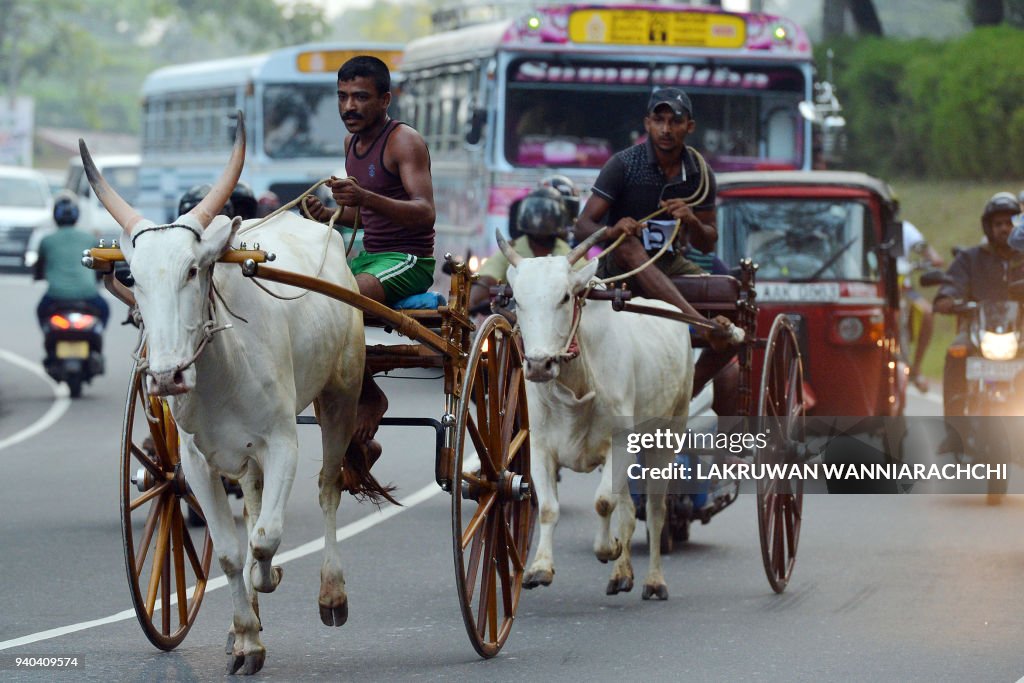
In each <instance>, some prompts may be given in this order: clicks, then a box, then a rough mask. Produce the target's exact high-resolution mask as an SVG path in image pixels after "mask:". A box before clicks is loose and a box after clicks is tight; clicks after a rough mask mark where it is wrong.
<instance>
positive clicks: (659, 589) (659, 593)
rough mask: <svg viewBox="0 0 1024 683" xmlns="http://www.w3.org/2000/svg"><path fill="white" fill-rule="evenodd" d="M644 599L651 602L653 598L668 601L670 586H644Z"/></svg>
mask: <svg viewBox="0 0 1024 683" xmlns="http://www.w3.org/2000/svg"><path fill="white" fill-rule="evenodd" d="M642 597H643V599H644V600H650V599H651V598H652V597H653V598H657V599H658V600H668V586H666V585H665V584H663V583H661V584H658V585H657V586H652V585H650V584H646V585H644V593H643V596H642Z"/></svg>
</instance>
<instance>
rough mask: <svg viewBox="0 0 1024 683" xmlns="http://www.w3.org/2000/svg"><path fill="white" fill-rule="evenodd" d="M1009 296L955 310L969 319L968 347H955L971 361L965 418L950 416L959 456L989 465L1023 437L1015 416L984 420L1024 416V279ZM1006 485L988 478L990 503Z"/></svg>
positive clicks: (937, 278) (1003, 459)
mask: <svg viewBox="0 0 1024 683" xmlns="http://www.w3.org/2000/svg"><path fill="white" fill-rule="evenodd" d="M945 281H946V276H945V274H944V273H942V272H941V271H933V272H929V273H926V274H925V275H923V276H922V277H921V284H922V285H923V286H933V285H937V284H942V283H943V282H945ZM1009 294H1010V297H1009V299H1008V300H1006V301H957V302H956V303H955V306H954V308H953V311H952V312H953V313H954V314H955V315H957V316H959V317H960V318H961V319H962V320H964V321H965V325H966V327H967V332H968V344H967V346H966V348H963V349H961V350H954V351H955V352H961V353H964V354H965V355H966V360H967V384H966V391H967V396H966V402H965V413H964V414H965V415H966V418H967V419H962V418H959V416H952V417H953V420H952V422H951V425H952V426H954V427H957V428H958V431H959V432H960V440H961V446H962V447H961V448H960V449H959V451H960V452H959V453H957V456H958V457H960V458H962V459H966V458H970V457H973V458H975V459H977V460H978V461H979V462H983V463H986V464H990V465H1002V464H1008V463H1009V456H1010V453H1011V452H1012V450H1011V448H1010V444H1012V443H1014V442H1015V440H1016V439H1019V438H1021V436H1024V435H1014V434H1012V428H1013V427H1014V426H1016V422H1017V421H1016V420H999V421H995V420H990V419H989V420H986V419H985V418H991V417H1019V416H1020V415H1024V412H1022V408H1024V345H1022V343H1021V342H1022V338H1021V329H1022V324H1024V307H1022V306H1021V301H1024V281H1021V282H1013V283H1011V284H1010V286H1009ZM946 417H947V418H949V417H950V416H946ZM1008 483H1009V482H1008V479H1005V478H998V477H989V479H988V502H989V504H993V505H994V504H999V503H1000V502H1001V499H1002V496H1003V495H1004V494H1005V493H1006V490H1007V486H1008Z"/></svg>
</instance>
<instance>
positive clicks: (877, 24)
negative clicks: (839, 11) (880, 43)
mask: <svg viewBox="0 0 1024 683" xmlns="http://www.w3.org/2000/svg"><path fill="white" fill-rule="evenodd" d="M847 5H848V6H849V8H850V13H851V14H852V15H853V22H854V23H855V24H856V25H857V31H858V33H860V34H862V35H869V36H880V35H882V22H881V21H880V20H879V19H878V12H877V11H875V3H874V2H873V1H872V0H847Z"/></svg>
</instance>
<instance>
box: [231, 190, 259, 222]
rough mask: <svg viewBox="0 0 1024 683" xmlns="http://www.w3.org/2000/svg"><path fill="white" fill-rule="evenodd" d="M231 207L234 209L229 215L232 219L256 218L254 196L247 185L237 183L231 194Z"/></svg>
mask: <svg viewBox="0 0 1024 683" xmlns="http://www.w3.org/2000/svg"><path fill="white" fill-rule="evenodd" d="M231 206H232V208H233V209H234V211H232V212H231V214H230V215H231V217H232V218H235V217H237V218H241V219H242V220H248V219H249V218H256V195H255V194H253V191H252V188H251V187H249V183H246V182H243V181H241V180H239V181H238V184H237V185H235V189H234V190H233V191H232V192H231Z"/></svg>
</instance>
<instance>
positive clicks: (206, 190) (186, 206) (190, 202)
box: [178, 183, 235, 216]
mask: <svg viewBox="0 0 1024 683" xmlns="http://www.w3.org/2000/svg"><path fill="white" fill-rule="evenodd" d="M212 189H213V186H212V185H210V184H209V183H204V184H202V185H193V186H192V187H190V188H188V192H186V193H185V194H183V195H181V199H179V200H178V215H179V216H184V215H185V214H186V213H188V212H189V211H191V210H192V209H194V208H196V206H198V205H199V202H201V201H203V198H204V197H206V195H208V194H210V190H212ZM220 213H222V214H224V215H225V216H233V215H234V213H235V209H234V207H233V206H232V205H231V200H230V199H229V200H228V201H227V203H226V204H225V205H224V208H222V209H221V210H220Z"/></svg>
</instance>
